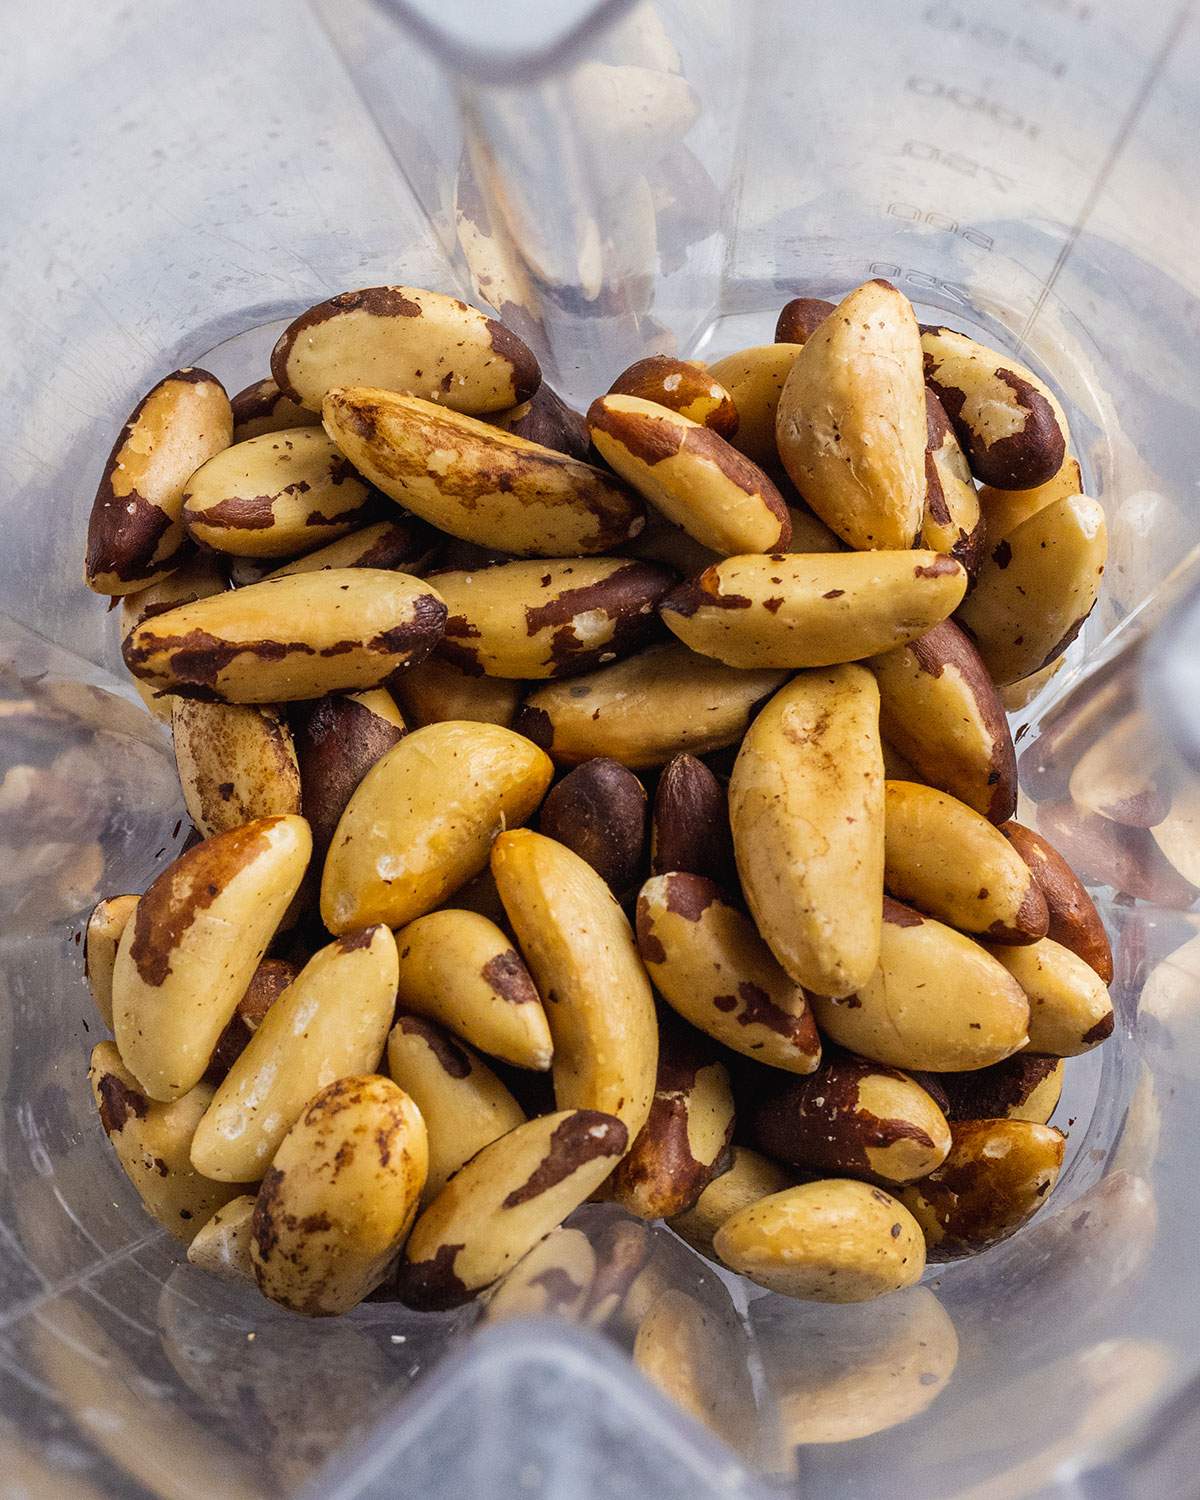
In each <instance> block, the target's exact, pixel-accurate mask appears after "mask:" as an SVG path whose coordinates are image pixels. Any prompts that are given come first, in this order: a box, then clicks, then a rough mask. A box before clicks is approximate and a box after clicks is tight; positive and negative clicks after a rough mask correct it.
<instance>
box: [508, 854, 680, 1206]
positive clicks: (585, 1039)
mask: <svg viewBox="0 0 1200 1500" xmlns="http://www.w3.org/2000/svg"><path fill="white" fill-rule="evenodd" d="M492 874H493V875H494V876H495V877H496V885H497V887H498V889H499V891H500V899H501V900H502V901H503V902H504V909H505V911H506V912H507V913H508V918H509V921H510V922H511V923H512V927H513V931H514V932H515V933H516V935H517V942H518V943H519V944H520V947H521V951H522V953H523V954H524V955H525V961H526V962H527V963H528V965H529V967H530V969H531V971H532V973H533V977H534V980H535V982H536V983H537V987H538V993H539V994H540V995H542V996H543V997H544V999H545V1002H546V1012H547V1019H548V1020H549V1022H550V1034H551V1036H552V1037H553V1039H554V1064H553V1068H554V1097H555V1100H556V1101H557V1103H558V1105H559V1107H560V1108H562V1109H589V1110H597V1109H599V1110H603V1111H605V1112H606V1113H608V1114H612V1115H616V1116H618V1117H619V1118H620V1120H621V1121H622V1122H623V1123H624V1125H625V1126H626V1127H627V1129H628V1131H629V1138H630V1140H632V1139H633V1138H634V1136H636V1135H637V1133H638V1131H639V1130H641V1128H642V1126H643V1125H644V1124H645V1123H646V1118H647V1116H648V1115H649V1113H650V1105H651V1102H652V1100H653V1098H654V1078H655V1070H656V1068H657V1065H658V1024H657V1019H656V1017H655V1013H654V1000H653V996H652V994H651V991H650V981H649V980H648V979H647V977H646V971H645V969H644V968H643V967H642V963H641V960H640V959H639V958H638V950H637V948H636V946H635V945H634V941H633V934H632V932H631V931H630V930H629V923H628V922H627V921H626V919H625V914H624V912H622V910H621V908H620V907H619V906H618V905H617V903H616V900H615V899H614V897H613V895H612V892H611V891H610V890H609V888H608V886H607V885H605V883H604V881H603V880H602V879H601V878H600V876H599V875H598V874H597V873H596V871H595V870H593V869H592V867H591V865H589V864H588V863H587V861H586V860H583V859H580V857H579V855H578V854H575V853H573V852H572V851H571V850H570V849H568V848H567V847H566V845H565V844H559V843H556V842H555V841H554V840H553V839H548V838H546V837H545V836H544V835H543V834H540V833H532V832H530V831H529V830H528V829H523V828H522V829H516V830H513V831H511V832H508V833H502V834H501V835H500V837H499V838H498V839H497V840H496V842H495V844H494V845H493V848H492ZM624 1150H625V1145H624V1144H623V1145H622V1147H621V1153H623V1152H624ZM594 1185H595V1184H594ZM588 1191H589V1192H590V1191H591V1189H590V1188H589V1189H588Z"/></svg>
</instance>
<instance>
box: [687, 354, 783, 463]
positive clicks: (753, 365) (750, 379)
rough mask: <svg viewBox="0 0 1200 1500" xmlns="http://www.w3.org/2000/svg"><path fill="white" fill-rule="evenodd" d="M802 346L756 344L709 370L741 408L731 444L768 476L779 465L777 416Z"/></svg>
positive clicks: (718, 361)
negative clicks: (764, 470) (785, 386)
mask: <svg viewBox="0 0 1200 1500" xmlns="http://www.w3.org/2000/svg"><path fill="white" fill-rule="evenodd" d="M800 347H801V346H800V345H799V344H755V345H754V346H753V347H751V348H749V349H739V350H738V351H737V352H736V353H735V354H727V355H726V356H725V357H724V359H718V360H716V361H715V362H714V363H712V364H710V365H709V367H708V373H709V374H710V375H711V376H712V377H713V379H714V380H718V381H720V383H721V384H722V385H723V386H725V387H726V389H727V390H728V391H729V394H730V395H731V396H732V397H733V404H734V405H735V406H736V407H737V413H738V427H737V431H736V432H735V433H734V434H733V436H732V437H731V438H730V440H729V441H730V442H731V443H732V444H733V446H734V447H735V448H736V449H738V451H739V452H741V453H744V454H745V455H746V457H747V458H749V459H752V460H753V461H754V462H755V463H756V464H760V465H761V466H762V467H763V468H765V469H766V470H767V471H768V473H769V472H770V471H771V469H772V468H774V467H775V466H777V465H778V463H779V451H778V449H777V448H776V446H775V415H776V412H777V411H778V410H779V397H780V393H781V392H782V391H783V387H784V383H785V381H786V380H787V378H788V376H789V375H790V374H791V372H792V366H793V365H794V364H795V363H796V356H797V355H798V354H799V353H800Z"/></svg>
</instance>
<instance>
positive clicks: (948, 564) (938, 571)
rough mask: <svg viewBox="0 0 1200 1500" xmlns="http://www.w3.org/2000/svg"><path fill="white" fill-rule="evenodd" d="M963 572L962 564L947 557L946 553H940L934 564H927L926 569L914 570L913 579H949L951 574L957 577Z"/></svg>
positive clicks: (916, 568) (918, 568) (917, 568)
mask: <svg viewBox="0 0 1200 1500" xmlns="http://www.w3.org/2000/svg"><path fill="white" fill-rule="evenodd" d="M961 571H962V569H961V566H960V564H958V563H957V562H955V560H954V559H953V558H952V557H947V556H946V554H945V553H944V552H940V553H939V554H938V555H937V557H936V558H934V560H933V562H931V563H929V564H927V565H926V566H925V567H915V568H914V569H913V577H914V578H947V577H949V575H950V574H954V576H955V577H957V576H958V574H959V573H960V572H961Z"/></svg>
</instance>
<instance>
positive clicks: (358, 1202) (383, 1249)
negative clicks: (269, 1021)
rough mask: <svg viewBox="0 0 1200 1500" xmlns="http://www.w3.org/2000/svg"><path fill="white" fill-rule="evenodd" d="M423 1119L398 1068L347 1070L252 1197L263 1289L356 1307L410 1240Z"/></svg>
mask: <svg viewBox="0 0 1200 1500" xmlns="http://www.w3.org/2000/svg"><path fill="white" fill-rule="evenodd" d="M426 1159H427V1147H426V1139H425V1123H424V1121H423V1120H422V1119H421V1115H420V1112H419V1111H418V1109H417V1107H416V1105H415V1104H414V1103H413V1102H412V1100H411V1099H410V1098H409V1097H408V1095H407V1094H405V1093H404V1091H403V1090H402V1089H399V1088H397V1087H396V1085H395V1084H394V1083H393V1082H392V1081H391V1079H390V1078H380V1077H378V1076H377V1075H367V1076H361V1077H346V1078H339V1079H338V1080H337V1081H336V1082H334V1083H331V1084H329V1086H328V1087H327V1088H323V1089H322V1090H321V1092H320V1093H319V1094H317V1096H316V1098H315V1099H313V1100H312V1101H311V1103H310V1104H309V1105H308V1107H307V1108H306V1109H305V1110H304V1113H303V1114H302V1115H301V1116H300V1118H299V1119H298V1120H297V1121H296V1123H295V1124H294V1125H293V1126H292V1128H291V1129H290V1130H289V1131H288V1133H287V1135H286V1136H285V1138H284V1140H283V1142H282V1144H281V1145H280V1147H279V1150H278V1151H277V1152H276V1153H275V1160H274V1161H273V1162H272V1163H271V1167H270V1170H269V1171H268V1172H267V1175H266V1176H265V1177H264V1178H263V1181H262V1185H261V1187H260V1188H259V1190H258V1199H257V1201H256V1202H255V1205H254V1217H253V1220H252V1225H251V1239H250V1256H251V1260H252V1262H253V1265H254V1274H255V1277H256V1278H257V1280H258V1286H259V1290H260V1291H261V1292H262V1293H263V1295H264V1296H265V1297H269V1298H270V1299H271V1301H272V1302H278V1303H280V1304H281V1306H283V1307H287V1308H290V1309H291V1311H292V1312H298V1313H303V1314H304V1315H305V1316H307V1317H310V1318H321V1317H336V1316H337V1314H339V1313H344V1312H349V1311H350V1309H351V1308H352V1307H357V1305H358V1304H359V1303H360V1302H361V1301H362V1300H363V1298H364V1297H365V1296H367V1294H368V1293H370V1292H372V1291H374V1290H375V1288H376V1287H377V1286H378V1285H379V1283H380V1282H381V1281H382V1280H383V1278H384V1276H385V1275H386V1274H387V1272H388V1270H389V1268H390V1267H391V1264H392V1262H393V1260H394V1258H395V1256H396V1252H397V1251H398V1250H399V1249H400V1246H401V1245H402V1244H403V1243H404V1238H405V1235H406V1234H407V1233H408V1229H409V1226H410V1225H411V1224H412V1222H413V1218H414V1217H415V1215H416V1212H417V1204H418V1201H419V1199H420V1196H421V1188H422V1187H423V1186H424V1183H425V1165H426Z"/></svg>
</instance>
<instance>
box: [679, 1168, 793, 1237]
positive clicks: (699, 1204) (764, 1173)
mask: <svg viewBox="0 0 1200 1500" xmlns="http://www.w3.org/2000/svg"><path fill="white" fill-rule="evenodd" d="M791 1186H792V1177H791V1175H790V1174H789V1173H788V1172H785V1171H784V1169H783V1168H782V1167H781V1166H780V1165H779V1164H778V1163H777V1162H773V1161H769V1160H768V1159H767V1158H766V1157H765V1156H760V1155H759V1154H758V1152H757V1151H751V1150H749V1148H748V1147H746V1146H735V1147H734V1148H733V1154H732V1157H731V1160H730V1163H729V1166H728V1167H727V1168H726V1170H725V1171H724V1172H722V1173H720V1175H719V1176H717V1177H714V1178H713V1180H712V1181H711V1182H710V1183H709V1184H708V1186H707V1187H706V1188H705V1189H704V1191H703V1192H702V1193H701V1194H700V1196H699V1198H697V1199H696V1202H695V1203H694V1204H693V1205H692V1207H691V1208H689V1209H688V1210H687V1211H686V1212H685V1213H682V1214H676V1215H675V1216H674V1217H673V1218H671V1219H669V1220H668V1221H667V1222H668V1223H669V1224H670V1226H671V1228H672V1229H673V1230H674V1231H675V1233H676V1234H677V1235H679V1237H680V1238H681V1239H683V1240H686V1241H687V1243H688V1244H689V1245H690V1246H691V1247H692V1249H693V1250H698V1251H699V1252H700V1254H701V1255H706V1256H708V1258H709V1259H710V1260H715V1259H716V1251H715V1250H714V1249H713V1235H715V1234H716V1232H717V1230H718V1229H720V1227H721V1225H722V1224H724V1223H725V1222H726V1221H727V1220H728V1219H732V1218H733V1216H734V1214H736V1213H739V1212H740V1211H741V1210H742V1209H743V1208H748V1207H749V1206H750V1204H752V1203H757V1202H758V1201H759V1199H760V1198H766V1197H769V1196H770V1195H771V1194H772V1193H781V1192H783V1190H784V1188H789V1187H791Z"/></svg>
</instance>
